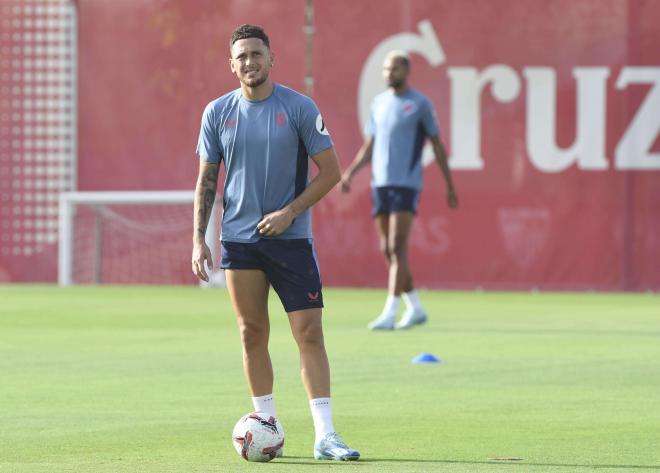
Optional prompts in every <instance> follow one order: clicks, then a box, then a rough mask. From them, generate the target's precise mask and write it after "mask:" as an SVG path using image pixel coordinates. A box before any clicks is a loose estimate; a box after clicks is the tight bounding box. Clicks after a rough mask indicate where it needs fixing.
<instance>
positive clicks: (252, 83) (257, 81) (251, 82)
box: [241, 74, 268, 89]
mask: <svg viewBox="0 0 660 473" xmlns="http://www.w3.org/2000/svg"><path fill="white" fill-rule="evenodd" d="M266 80H268V74H264V75H262V76H257V77H255V78H253V79H244V80H242V81H241V82H243V84H245V85H246V86H247V87H250V88H252V89H254V88H257V87H259V86H260V85H261V84H263V83H264V82H266Z"/></svg>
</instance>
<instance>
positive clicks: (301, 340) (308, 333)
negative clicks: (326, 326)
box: [295, 321, 323, 348]
mask: <svg viewBox="0 0 660 473" xmlns="http://www.w3.org/2000/svg"><path fill="white" fill-rule="evenodd" d="M295 335H296V341H297V342H298V345H300V347H301V348H302V347H322V346H323V328H322V326H321V323H320V322H316V321H315V322H310V323H305V324H301V325H300V326H299V327H298V328H297V333H296V334H295Z"/></svg>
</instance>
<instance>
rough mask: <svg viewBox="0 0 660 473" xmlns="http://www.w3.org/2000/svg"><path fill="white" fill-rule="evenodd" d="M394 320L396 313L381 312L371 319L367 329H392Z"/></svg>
mask: <svg viewBox="0 0 660 473" xmlns="http://www.w3.org/2000/svg"><path fill="white" fill-rule="evenodd" d="M395 320H396V314H390V313H387V312H383V313H382V314H380V315H379V316H378V318H376V319H375V320H374V321H372V322H371V323H370V324H369V325H368V327H369V330H394V322H395Z"/></svg>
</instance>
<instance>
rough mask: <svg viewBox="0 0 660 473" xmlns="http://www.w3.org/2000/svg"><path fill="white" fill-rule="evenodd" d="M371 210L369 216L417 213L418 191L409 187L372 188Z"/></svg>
mask: <svg viewBox="0 0 660 473" xmlns="http://www.w3.org/2000/svg"><path fill="white" fill-rule="evenodd" d="M371 196H372V199H373V208H372V210H371V216H372V217H375V216H376V215H382V214H391V213H394V212H412V213H413V214H416V213H417V204H418V203H419V191H418V190H416V189H411V188H409V187H394V186H386V187H374V188H373V189H372V192H371Z"/></svg>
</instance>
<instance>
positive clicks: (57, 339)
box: [0, 286, 660, 473]
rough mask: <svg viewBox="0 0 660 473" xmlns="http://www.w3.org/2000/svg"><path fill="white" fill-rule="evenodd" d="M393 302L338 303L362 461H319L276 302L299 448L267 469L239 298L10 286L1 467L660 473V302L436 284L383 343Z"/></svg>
mask: <svg viewBox="0 0 660 473" xmlns="http://www.w3.org/2000/svg"><path fill="white" fill-rule="evenodd" d="M383 298H384V293H383V292H382V291H361V290H327V291H326V294H325V299H326V305H327V306H328V307H327V310H326V315H327V318H326V322H325V323H326V343H327V345H328V350H329V354H330V359H331V363H332V368H333V381H334V391H333V398H334V404H335V424H336V427H337V428H338V430H339V431H340V432H341V433H342V435H343V437H344V439H345V440H346V441H347V443H349V445H351V446H353V447H355V448H358V449H359V450H361V451H362V454H363V460H361V461H360V462H357V463H351V464H328V463H321V464H319V463H318V462H315V461H314V460H312V459H311V450H312V441H313V439H312V436H313V432H312V426H311V419H310V415H309V410H308V407H307V402H306V399H305V394H304V391H303V389H302V386H301V383H300V381H299V376H298V355H297V351H296V349H295V347H294V344H293V340H292V338H291V335H290V332H289V329H288V325H287V323H286V319H285V316H284V315H283V313H282V310H281V309H280V307H279V304H278V303H277V301H276V300H274V299H273V300H272V301H271V302H272V303H271V309H272V310H271V312H272V316H271V318H272V330H273V333H272V338H271V351H272V355H273V362H274V366H275V370H276V387H275V395H276V396H277V402H278V409H279V418H280V420H281V421H282V423H283V425H284V427H285V429H286V432H287V440H286V447H285V452H286V455H287V457H286V458H283V459H280V460H276V461H274V462H272V463H270V464H265V465H262V464H248V463H246V462H244V461H243V460H242V459H240V458H239V457H238V456H237V455H236V454H235V452H234V450H233V447H232V445H231V441H230V432H231V429H232V427H233V424H234V422H235V421H236V420H237V419H238V418H239V417H240V416H241V415H242V414H244V413H246V412H248V411H249V410H250V409H251V404H250V401H249V396H248V393H247V389H246V385H245V381H244V379H243V373H242V368H241V354H240V345H239V340H238V334H237V331H236V327H235V322H234V319H233V316H232V314H231V311H230V307H229V303H228V299H227V295H226V293H225V291H223V290H201V289H198V288H192V287H190V288H178V287H177V288H173V287H131V288H124V287H74V288H68V289H58V288H55V287H43V286H0V472H3V473H4V472H17V473H23V472H30V473H42V472H43V473H57V472H76V473H86V472H94V473H106V472H107V473H123V472H126V473H136V472H145V473H146V472H154V473H156V472H157V473H166V472H179V473H191V472H243V471H258V472H265V471H269V472H286V473H288V472H300V471H305V472H315V471H323V472H327V471H331V470H332V471H337V472H372V471H373V472H435V471H442V472H520V473H526V472H558V473H559V472H587V471H595V470H598V471H605V472H626V471H630V472H645V471H649V472H653V471H654V472H660V297H658V296H657V295H614V294H613V295H597V294H504V293H492V294H491V293H463V292H460V293H459V292H449V293H448V292H423V293H422V299H423V301H424V302H425V304H426V306H427V308H428V310H429V312H430V314H431V321H430V323H429V324H428V325H427V326H425V327H422V328H417V329H414V330H411V331H409V332H394V333H370V332H368V331H367V330H366V328H365V326H366V323H367V322H368V321H369V320H370V318H372V317H373V316H374V315H376V313H377V312H378V311H379V309H380V308H381V304H382V302H383ZM420 352H431V353H434V354H436V355H437V356H439V357H440V358H441V359H442V360H444V364H442V365H431V366H424V365H412V364H411V363H410V359H411V358H412V357H413V356H414V355H417V354H418V353H420ZM499 456H501V457H516V458H522V460H521V461H517V462H515V463H513V464H512V463H501V462H499V463H498V462H496V461H491V460H489V458H494V457H499Z"/></svg>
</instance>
